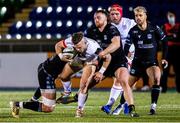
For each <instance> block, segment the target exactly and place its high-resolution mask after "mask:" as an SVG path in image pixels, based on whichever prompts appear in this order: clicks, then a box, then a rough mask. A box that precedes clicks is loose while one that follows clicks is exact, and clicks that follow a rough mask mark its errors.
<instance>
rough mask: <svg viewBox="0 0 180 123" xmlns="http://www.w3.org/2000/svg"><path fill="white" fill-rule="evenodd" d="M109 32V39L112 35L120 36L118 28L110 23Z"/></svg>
mask: <svg viewBox="0 0 180 123" xmlns="http://www.w3.org/2000/svg"><path fill="white" fill-rule="evenodd" d="M109 32H110V36H111V39H112V38H113V37H114V36H120V32H119V31H118V29H117V28H116V27H115V26H114V25H111V27H110V30H109Z"/></svg>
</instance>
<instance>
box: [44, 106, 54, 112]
mask: <svg viewBox="0 0 180 123" xmlns="http://www.w3.org/2000/svg"><path fill="white" fill-rule="evenodd" d="M54 109H55V106H50V107H49V106H46V105H44V107H43V112H45V113H50V112H53V111H54Z"/></svg>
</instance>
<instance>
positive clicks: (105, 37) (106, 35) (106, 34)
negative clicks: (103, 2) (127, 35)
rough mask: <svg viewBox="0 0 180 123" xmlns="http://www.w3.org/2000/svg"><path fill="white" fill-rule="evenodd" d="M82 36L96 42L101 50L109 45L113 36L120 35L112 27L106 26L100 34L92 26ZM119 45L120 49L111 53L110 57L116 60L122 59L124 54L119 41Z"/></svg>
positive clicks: (110, 25)
mask: <svg viewBox="0 0 180 123" xmlns="http://www.w3.org/2000/svg"><path fill="white" fill-rule="evenodd" d="M84 35H85V36H86V37H88V38H92V39H94V40H96V41H97V42H98V43H99V44H100V46H101V47H102V48H103V49H105V48H107V47H108V46H109V44H111V40H112V38H113V37H114V36H120V33H119V31H118V29H117V28H116V27H115V26H114V25H112V24H107V25H106V27H105V28H104V30H103V31H102V32H100V31H99V29H98V28H97V27H96V26H95V25H93V26H92V27H90V28H88V29H87V30H86V31H85V33H84ZM120 45H121V47H120V48H119V49H117V50H116V51H115V52H113V53H111V55H112V57H113V56H114V57H117V58H118V57H121V58H123V59H124V58H125V54H124V51H123V49H122V43H121V41H120ZM125 59H126V58H125Z"/></svg>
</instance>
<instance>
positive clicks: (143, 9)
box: [134, 6, 147, 13]
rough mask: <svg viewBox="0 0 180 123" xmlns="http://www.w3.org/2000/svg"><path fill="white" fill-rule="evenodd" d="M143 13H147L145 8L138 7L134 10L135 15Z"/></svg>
mask: <svg viewBox="0 0 180 123" xmlns="http://www.w3.org/2000/svg"><path fill="white" fill-rule="evenodd" d="M141 11H143V12H144V13H147V10H146V8H145V7H144V6H137V7H136V8H134V13H135V12H141Z"/></svg>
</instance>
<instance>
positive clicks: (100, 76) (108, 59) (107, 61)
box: [94, 54, 111, 82]
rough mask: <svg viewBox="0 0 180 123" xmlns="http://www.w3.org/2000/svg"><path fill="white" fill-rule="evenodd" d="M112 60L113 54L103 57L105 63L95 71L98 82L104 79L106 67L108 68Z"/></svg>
mask: <svg viewBox="0 0 180 123" xmlns="http://www.w3.org/2000/svg"><path fill="white" fill-rule="evenodd" d="M110 62H111V55H110V54H107V55H105V57H104V58H103V64H102V66H101V68H100V69H99V71H98V72H96V73H95V76H94V79H95V80H96V81H97V82H100V81H101V80H102V79H103V77H104V76H103V74H104V72H105V71H106V69H107V68H108V66H109V64H110Z"/></svg>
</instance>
